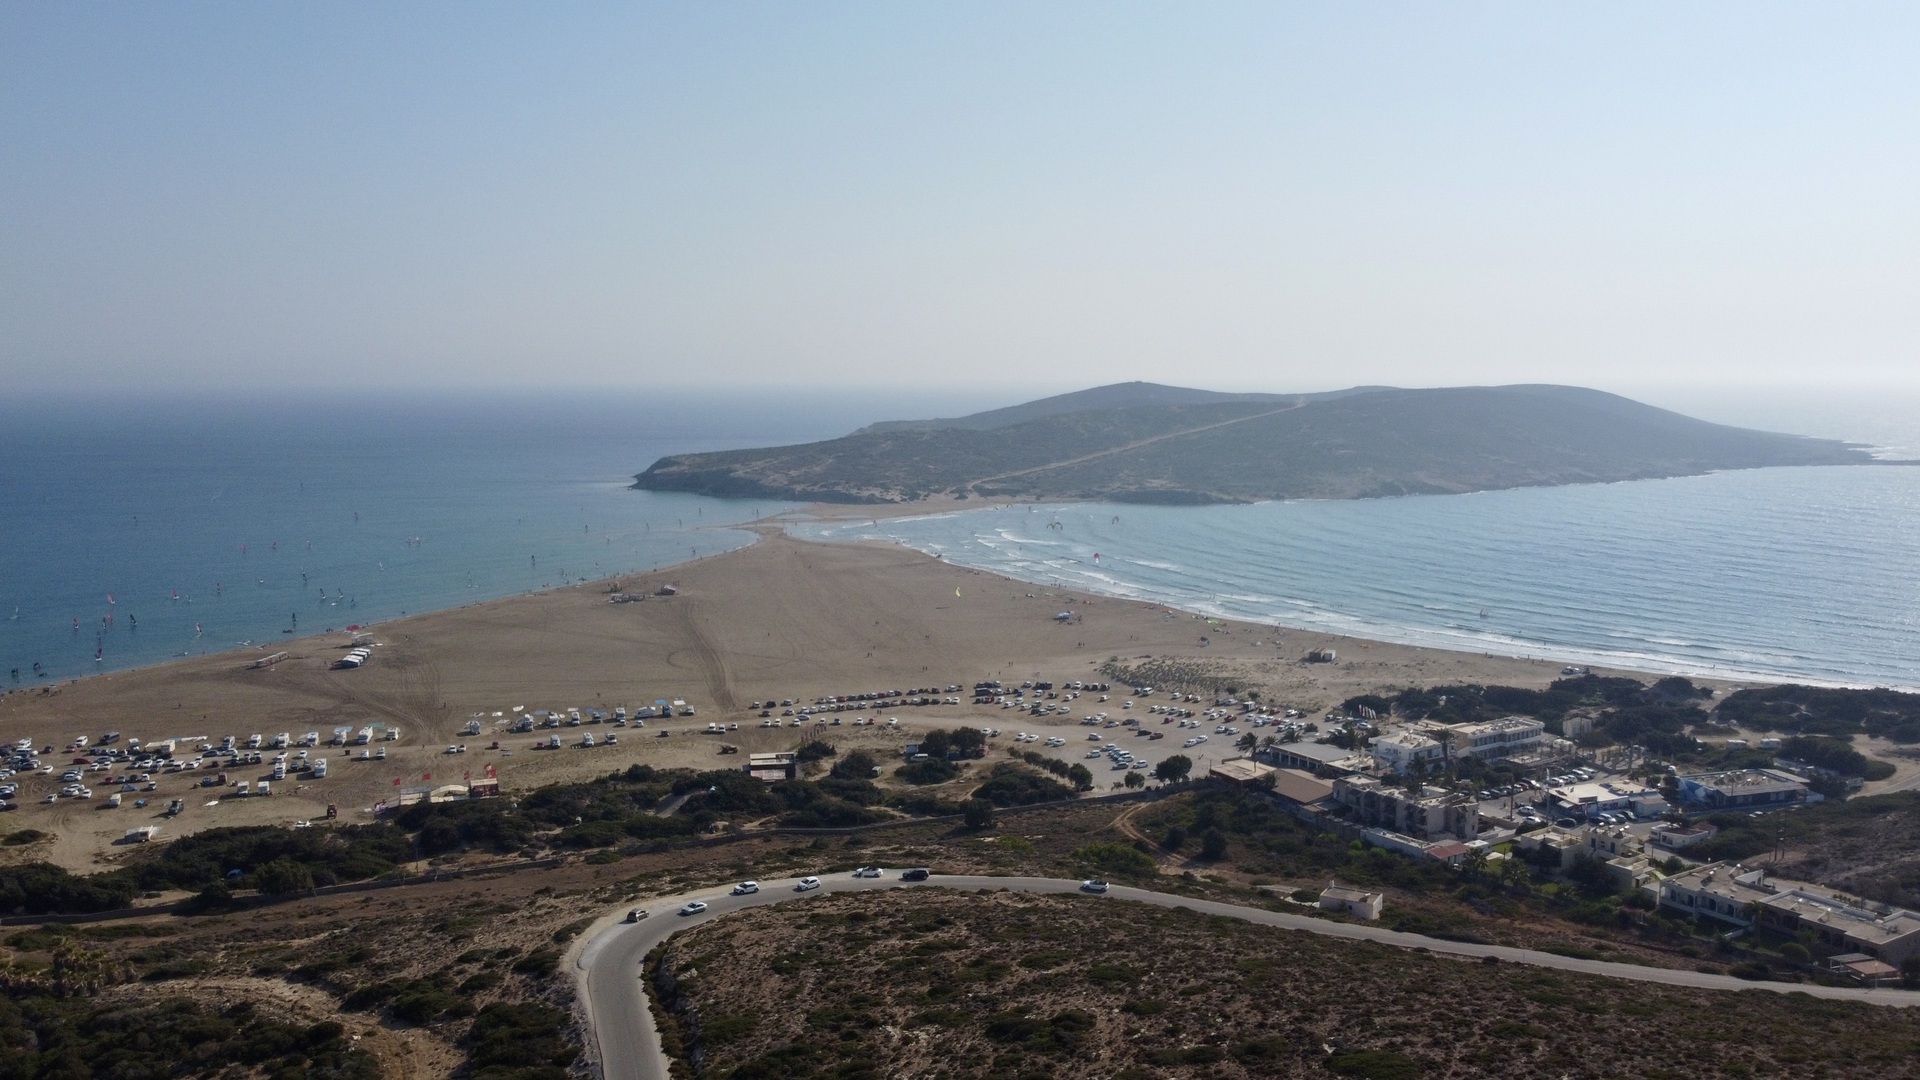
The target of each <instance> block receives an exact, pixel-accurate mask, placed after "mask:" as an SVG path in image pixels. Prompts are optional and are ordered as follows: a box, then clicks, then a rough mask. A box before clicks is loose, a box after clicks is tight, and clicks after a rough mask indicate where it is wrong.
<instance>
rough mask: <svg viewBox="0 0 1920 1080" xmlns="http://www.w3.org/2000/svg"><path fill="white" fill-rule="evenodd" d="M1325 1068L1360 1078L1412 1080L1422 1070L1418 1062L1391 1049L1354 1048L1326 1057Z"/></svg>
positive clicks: (1368, 1079)
mask: <svg viewBox="0 0 1920 1080" xmlns="http://www.w3.org/2000/svg"><path fill="white" fill-rule="evenodd" d="M1327 1068H1329V1069H1331V1070H1333V1071H1334V1072H1336V1073H1339V1074H1340V1075H1341V1076H1358V1077H1361V1078H1362V1080H1412V1078H1413V1077H1416V1076H1419V1075H1420V1073H1421V1072H1422V1070H1421V1068H1420V1063H1419V1062H1417V1061H1415V1060H1413V1059H1412V1058H1410V1057H1407V1056H1406V1055H1404V1054H1396V1053H1394V1052H1393V1051H1391V1050H1354V1051H1350V1052H1348V1053H1344V1054H1335V1055H1334V1056H1332V1057H1330V1058H1328V1059H1327Z"/></svg>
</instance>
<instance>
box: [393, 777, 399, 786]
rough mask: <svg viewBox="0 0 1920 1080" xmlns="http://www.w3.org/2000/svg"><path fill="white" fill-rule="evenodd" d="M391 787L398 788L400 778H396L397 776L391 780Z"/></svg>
mask: <svg viewBox="0 0 1920 1080" xmlns="http://www.w3.org/2000/svg"><path fill="white" fill-rule="evenodd" d="M393 786H394V787H399V786H400V778H399V777H397V776H396V777H394V778H393Z"/></svg>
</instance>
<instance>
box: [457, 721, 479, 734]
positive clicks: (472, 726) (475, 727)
mask: <svg viewBox="0 0 1920 1080" xmlns="http://www.w3.org/2000/svg"><path fill="white" fill-rule="evenodd" d="M460 734H462V735H478V734H480V721H478V720H469V721H467V726H466V727H463V728H461V729H460Z"/></svg>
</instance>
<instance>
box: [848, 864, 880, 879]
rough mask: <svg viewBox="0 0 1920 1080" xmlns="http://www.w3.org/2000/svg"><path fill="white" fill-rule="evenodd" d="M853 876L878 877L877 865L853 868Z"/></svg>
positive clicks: (878, 869)
mask: <svg viewBox="0 0 1920 1080" xmlns="http://www.w3.org/2000/svg"><path fill="white" fill-rule="evenodd" d="M853 876H854V877H879V876H880V868H879V867H877V866H863V867H861V868H860V869H858V870H855V871H854V872H853Z"/></svg>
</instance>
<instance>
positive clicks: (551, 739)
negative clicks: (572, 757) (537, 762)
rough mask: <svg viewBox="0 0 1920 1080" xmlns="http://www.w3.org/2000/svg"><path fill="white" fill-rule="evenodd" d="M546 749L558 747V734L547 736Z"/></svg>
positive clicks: (556, 748)
mask: <svg viewBox="0 0 1920 1080" xmlns="http://www.w3.org/2000/svg"><path fill="white" fill-rule="evenodd" d="M547 749H549V750H558V749H560V736H558V735H549V736H547Z"/></svg>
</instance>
